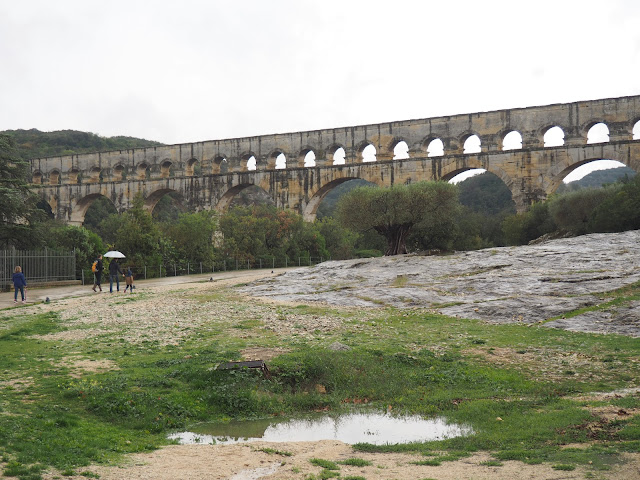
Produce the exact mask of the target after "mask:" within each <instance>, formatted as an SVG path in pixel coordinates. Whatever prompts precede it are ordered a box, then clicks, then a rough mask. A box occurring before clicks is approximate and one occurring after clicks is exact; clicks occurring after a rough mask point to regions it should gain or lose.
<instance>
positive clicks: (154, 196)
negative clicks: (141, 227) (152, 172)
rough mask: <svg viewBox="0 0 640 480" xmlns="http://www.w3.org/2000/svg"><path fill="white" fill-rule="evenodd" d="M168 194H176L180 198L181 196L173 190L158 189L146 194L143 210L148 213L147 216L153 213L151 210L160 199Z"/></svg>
mask: <svg viewBox="0 0 640 480" xmlns="http://www.w3.org/2000/svg"><path fill="white" fill-rule="evenodd" d="M170 193H177V194H179V195H180V196H182V194H180V192H178V191H177V190H174V189H173V188H159V189H157V190H154V191H153V192H151V193H149V194H147V196H146V197H145V199H144V207H143V208H144V209H145V211H147V212H149V214H151V213H153V209H154V208H155V207H156V205H157V204H158V202H159V201H160V199H161V198H162V197H164V196H165V195H168V194H170Z"/></svg>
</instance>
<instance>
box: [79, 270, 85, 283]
mask: <svg viewBox="0 0 640 480" xmlns="http://www.w3.org/2000/svg"><path fill="white" fill-rule="evenodd" d="M80 271H81V272H82V286H83V287H84V268H83V269H82V270H80Z"/></svg>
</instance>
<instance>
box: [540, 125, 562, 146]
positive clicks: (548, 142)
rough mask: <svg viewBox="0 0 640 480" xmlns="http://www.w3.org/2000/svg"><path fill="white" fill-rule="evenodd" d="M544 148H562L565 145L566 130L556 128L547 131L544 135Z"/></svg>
mask: <svg viewBox="0 0 640 480" xmlns="http://www.w3.org/2000/svg"><path fill="white" fill-rule="evenodd" d="M543 140H544V146H545V148H546V147H561V146H562V145H564V130H562V128H560V127H558V126H555V127H551V128H549V129H547V131H546V132H545V133H544V137H543Z"/></svg>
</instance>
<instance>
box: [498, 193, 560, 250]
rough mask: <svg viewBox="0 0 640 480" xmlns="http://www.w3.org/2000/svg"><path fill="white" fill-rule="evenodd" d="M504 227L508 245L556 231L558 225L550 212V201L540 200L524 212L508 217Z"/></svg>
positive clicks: (526, 241) (524, 241) (503, 224)
mask: <svg viewBox="0 0 640 480" xmlns="http://www.w3.org/2000/svg"><path fill="white" fill-rule="evenodd" d="M502 229H503V231H504V235H505V240H506V242H507V244H508V245H524V244H525V243H529V242H530V241H531V240H535V239H536V238H539V237H541V236H542V235H545V234H547V233H552V232H555V231H556V229H557V227H556V224H555V223H554V221H553V218H552V217H551V214H550V213H549V205H548V203H547V202H538V203H534V204H533V205H532V206H531V208H530V209H529V210H528V211H526V212H524V213H519V214H516V215H510V216H508V217H506V218H505V219H504V221H503V222H502Z"/></svg>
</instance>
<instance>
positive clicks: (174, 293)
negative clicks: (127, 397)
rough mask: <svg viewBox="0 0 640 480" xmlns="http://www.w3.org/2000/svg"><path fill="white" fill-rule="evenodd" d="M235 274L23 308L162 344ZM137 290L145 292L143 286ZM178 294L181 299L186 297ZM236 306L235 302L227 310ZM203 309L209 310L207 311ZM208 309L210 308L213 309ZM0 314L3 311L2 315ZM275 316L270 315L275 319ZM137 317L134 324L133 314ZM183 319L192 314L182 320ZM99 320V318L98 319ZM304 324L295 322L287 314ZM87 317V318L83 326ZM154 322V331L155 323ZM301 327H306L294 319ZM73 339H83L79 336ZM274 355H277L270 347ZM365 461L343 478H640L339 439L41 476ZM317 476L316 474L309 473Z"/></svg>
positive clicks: (89, 365)
mask: <svg viewBox="0 0 640 480" xmlns="http://www.w3.org/2000/svg"><path fill="white" fill-rule="evenodd" d="M271 275H272V274H270V273H269V272H255V273H254V274H251V275H250V274H247V273H246V272H245V273H244V274H243V277H242V280H241V281H242V282H247V281H251V280H255V279H259V278H264V277H265V276H271ZM238 282H239V280H238V278H234V277H230V278H227V279H224V280H220V281H216V282H205V283H198V284H189V285H188V286H185V285H170V286H167V285H156V286H150V287H148V288H147V289H146V293H147V295H148V299H143V300H138V301H136V302H131V303H129V304H127V305H126V315H122V312H121V311H119V310H118V309H117V308H116V309H113V308H109V307H110V306H113V305H118V302H119V299H118V296H117V295H112V296H111V295H108V294H102V296H101V299H102V300H103V303H104V304H105V305H104V306H105V308H104V311H101V312H100V313H99V314H98V315H97V318H95V317H92V318H91V319H90V320H86V318H87V317H86V316H84V315H78V312H82V311H86V309H87V308H88V307H89V306H90V304H91V302H93V301H94V297H93V296H91V295H89V296H83V297H77V298H66V299H60V300H56V301H54V302H52V303H51V304H50V305H43V304H40V305H34V306H29V307H25V313H28V312H29V311H30V309H35V310H41V309H43V308H46V309H51V310H55V311H58V312H59V313H60V315H61V318H62V319H63V321H64V322H65V323H66V324H67V325H68V326H69V327H71V328H70V329H69V330H67V331H65V332H61V333H59V334H56V335H63V336H64V338H59V340H62V341H73V340H74V335H76V336H77V335H80V336H82V338H87V337H92V336H95V337H96V338H97V339H98V338H100V335H104V333H105V332H108V331H112V332H115V333H114V334H115V335H116V337H115V338H116V339H117V337H122V338H127V340H128V341H130V342H133V343H135V342H142V341H147V340H149V338H150V337H149V336H150V335H152V336H153V338H154V339H155V340H158V341H159V342H160V343H164V344H167V343H172V342H176V341H177V340H179V338H181V337H183V336H186V335H189V334H190V333H191V332H193V331H194V329H197V328H198V327H199V326H200V325H201V323H200V318H201V317H202V318H203V320H202V321H204V317H206V319H207V320H210V315H206V316H203V315H200V314H199V312H200V310H198V307H197V306H195V305H194V301H193V299H194V297H197V296H198V295H205V294H211V292H212V291H215V290H216V289H218V288H227V287H229V286H230V285H234V284H237V283H238ZM139 291H140V292H143V291H145V289H142V288H141V289H140V290H139ZM136 293H138V292H136ZM161 297H162V298H171V305H170V306H167V305H166V304H163V302H160V301H159V298H161ZM180 298H184V300H183V301H182V302H181V301H180ZM251 303H252V305H251V307H250V308H251V309H250V310H249V311H245V312H243V313H244V314H245V315H246V316H247V317H250V316H251V315H256V316H259V317H260V318H261V319H262V320H263V321H264V322H265V324H267V325H270V324H271V325H273V326H272V328H273V329H282V330H281V332H282V334H286V333H287V329H288V328H289V327H288V326H287V325H284V324H281V322H279V320H278V318H277V316H275V315H274V314H273V313H272V311H273V308H272V307H273V305H272V304H270V303H267V302H264V303H262V302H259V301H255V302H251ZM226 308H233V307H226ZM202 311H204V310H202ZM208 313H209V314H210V310H209V312H208ZM233 313H234V312H224V311H217V312H216V315H218V316H221V317H224V316H225V315H227V314H233ZM0 317H2V313H1V312H0ZM272 317H273V318H272ZM130 318H135V319H136V321H135V322H131V321H130V320H129V319H130ZM180 318H187V319H188V321H186V322H182V321H181V320H179V319H180ZM96 320H97V322H96ZM290 321H292V322H299V320H298V319H292V320H291V319H290ZM332 321H335V320H333V319H330V318H329V319H328V318H322V317H318V318H317V319H315V320H314V323H313V324H310V325H302V328H303V330H304V331H308V332H313V331H316V330H317V329H324V328H328V329H330V328H333V326H334V325H332V323H331V322H332ZM83 322H84V323H83ZM151 326H153V328H150V327H151ZM297 328H298V331H299V329H300V328H301V326H300V325H299V324H297ZM75 338H76V339H77V338H79V337H75ZM271 353H272V354H275V353H278V352H271ZM268 354H269V352H266V351H261V350H259V349H254V350H247V351H246V352H245V357H246V359H252V358H263V359H264V357H265V355H268ZM65 361H66V362H68V363H67V366H72V367H73V369H74V376H75V375H82V372H83V371H101V370H105V369H110V368H115V366H114V365H112V364H110V363H109V362H90V361H82V360H81V359H72V358H70V359H65ZM267 448H268V449H274V450H277V451H278V452H285V453H288V455H283V454H279V453H273V452H271V453H269V452H268V451H266V449H267ZM354 457H356V458H362V459H365V460H368V461H370V462H371V463H372V465H371V466H366V467H353V466H346V465H341V466H340V475H341V477H347V476H356V477H363V478H366V479H367V480H378V479H379V480H383V479H384V480H392V479H402V480H414V479H415V480H418V479H427V478H431V479H438V480H448V479H451V480H453V479H456V480H459V479H474V480H481V479H492V480H502V479H504V480H507V479H509V480H512V479H558V480H560V479H563V480H564V479H584V478H599V479H625V480H627V479H634V478H638V479H640V455H637V454H633V455H630V454H629V455H626V456H625V462H624V463H623V464H621V465H618V466H615V467H614V468H613V469H612V470H610V471H607V472H593V471H590V470H587V469H584V468H582V467H579V468H576V470H574V471H562V470H554V469H553V468H552V466H551V465H526V464H523V463H521V462H515V461H513V462H511V461H509V462H503V463H502V465H499V466H490V465H486V462H488V461H490V460H491V457H490V455H489V454H487V453H478V454H475V455H473V456H470V457H467V458H464V459H461V460H458V461H455V462H443V463H442V464H441V465H440V466H424V465H416V464H415V463H414V462H416V461H420V460H424V459H425V457H422V456H420V455H414V454H370V453H361V452H356V451H354V450H353V449H352V448H351V446H349V445H347V444H344V443H341V442H338V441H320V442H297V443H262V442H261V443H258V442H256V443H249V444H236V445H172V446H167V447H164V448H161V449H159V450H157V451H154V452H151V453H145V454H136V455H131V456H128V457H127V458H126V460H125V461H124V462H123V463H122V464H121V465H117V466H90V467H87V468H83V469H78V471H77V473H78V475H76V476H73V477H62V476H61V474H60V472H48V473H47V474H46V475H45V476H44V478H45V479H46V480H53V479H56V478H58V479H59V478H67V479H69V480H80V479H86V477H85V476H82V475H80V474H81V473H85V472H93V473H94V474H97V475H99V476H100V478H101V479H103V480H125V479H158V480H163V479H166V480H169V479H171V480H180V479H184V480H187V479H188V480H199V479H203V480H204V479H211V480H212V479H229V480H254V479H281V480H286V479H296V480H303V479H307V478H315V477H313V476H315V475H318V474H319V473H320V471H321V468H320V467H317V466H314V465H313V464H311V463H310V461H309V460H310V459H312V458H321V459H324V460H331V461H335V462H339V461H341V460H345V459H348V458H354ZM310 476H312V477H310Z"/></svg>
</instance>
